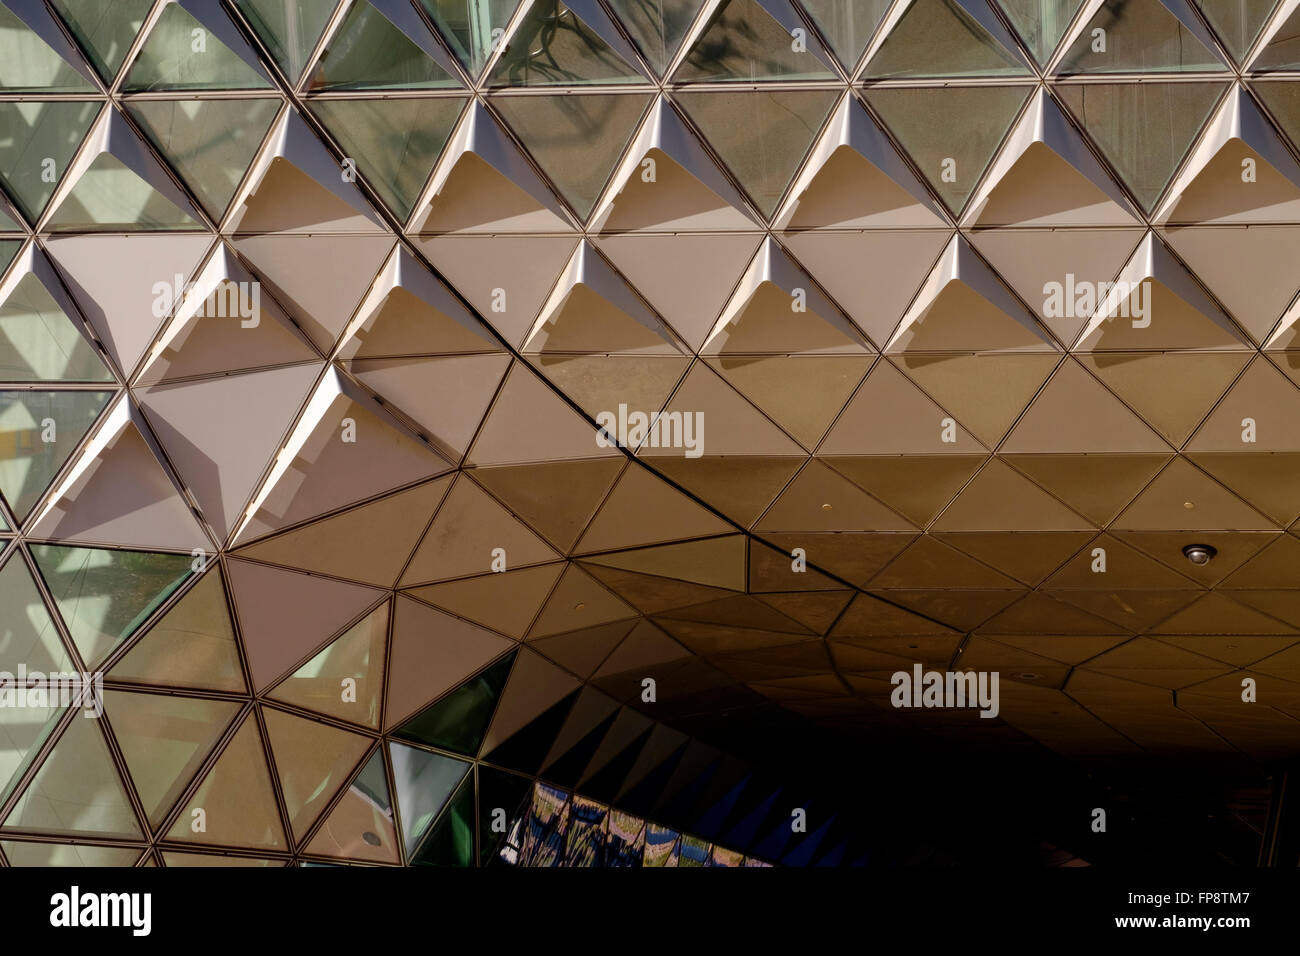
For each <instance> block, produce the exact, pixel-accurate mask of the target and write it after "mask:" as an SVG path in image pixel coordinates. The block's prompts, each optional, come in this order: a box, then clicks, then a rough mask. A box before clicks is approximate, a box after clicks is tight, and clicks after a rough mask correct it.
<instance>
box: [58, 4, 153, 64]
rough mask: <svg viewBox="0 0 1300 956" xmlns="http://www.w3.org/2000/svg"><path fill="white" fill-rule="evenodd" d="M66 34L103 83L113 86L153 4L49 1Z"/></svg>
mask: <svg viewBox="0 0 1300 956" xmlns="http://www.w3.org/2000/svg"><path fill="white" fill-rule="evenodd" d="M52 3H53V6H54V9H55V10H56V11H57V12H58V14H59V16H60V17H62V18H63V22H64V23H65V24H67V26H68V32H69V33H71V34H72V36H73V38H74V39H75V40H76V41H77V43H78V44H79V45H80V46H81V49H82V50H83V51H85V53H86V58H87V59H88V60H90V62H91V64H92V65H93V66H94V67H95V69H96V71H98V73H99V75H100V76H101V77H102V78H103V79H104V82H105V83H112V82H113V77H115V76H117V71H118V70H120V69H121V68H122V62H123V61H124V60H125V59H126V54H127V51H129V50H130V49H131V44H132V43H134V42H135V38H136V35H137V34H139V32H140V27H141V26H143V25H144V21H145V17H147V16H148V15H149V11H150V10H151V9H152V8H153V0H115V2H114V3H104V2H103V0H52Z"/></svg>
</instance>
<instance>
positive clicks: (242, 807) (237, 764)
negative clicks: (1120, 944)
mask: <svg viewBox="0 0 1300 956" xmlns="http://www.w3.org/2000/svg"><path fill="white" fill-rule="evenodd" d="M167 839H169V840H182V841H184V842H187V843H211V844H215V845H218V846H239V847H265V848H267V849H276V850H281V849H284V848H285V841H284V832H283V829H282V827H281V824H280V812H279V810H278V808H277V806H276V800H275V790H274V789H273V788H272V786H271V773H270V771H269V770H268V769H267V766H266V754H265V752H264V750H263V749H262V738H261V736H260V735H259V734H258V732H257V720H256V719H254V718H253V716H252V715H249V716H248V717H246V718H245V719H244V723H243V725H242V726H241V727H240V728H239V730H238V731H237V732H236V733H235V736H234V738H233V739H231V741H230V743H229V744H227V745H226V749H225V751H223V752H222V754H221V756H220V757H218V758H217V762H216V763H215V764H213V766H212V769H211V770H209V771H208V774H207V776H206V777H204V778H203V783H201V784H200V785H199V788H198V790H196V791H195V792H194V795H193V796H192V797H190V799H189V800H188V801H187V802H186V803H185V804H184V805H183V806H182V808H181V812H180V814H179V815H178V816H177V817H176V822H174V823H173V824H172V826H171V829H170V830H169V831H168V832H167Z"/></svg>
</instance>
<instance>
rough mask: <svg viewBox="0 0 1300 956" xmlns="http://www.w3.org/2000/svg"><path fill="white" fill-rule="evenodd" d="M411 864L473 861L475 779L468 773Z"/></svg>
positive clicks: (464, 863) (424, 864)
mask: <svg viewBox="0 0 1300 956" xmlns="http://www.w3.org/2000/svg"><path fill="white" fill-rule="evenodd" d="M411 865H412V866H473V865H474V781H473V779H472V777H466V778H465V781H464V782H463V783H462V784H461V785H460V789H459V790H457V791H456V795H455V796H454V797H452V798H451V801H450V802H449V803H448V804H447V809H446V810H444V811H443V812H442V816H441V817H440V818H439V819H438V822H437V823H436V824H435V825H434V828H433V832H431V833H430V834H429V838H428V839H427V840H425V841H424V845H423V846H421V847H420V849H419V852H417V853H416V854H415V856H414V857H413V858H412V859H411Z"/></svg>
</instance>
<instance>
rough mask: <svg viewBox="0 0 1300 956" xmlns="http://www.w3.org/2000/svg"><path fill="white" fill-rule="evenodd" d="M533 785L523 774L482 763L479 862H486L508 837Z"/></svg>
mask: <svg viewBox="0 0 1300 956" xmlns="http://www.w3.org/2000/svg"><path fill="white" fill-rule="evenodd" d="M532 789H533V781H532V779H531V778H529V777H520V776H517V775H515V774H513V773H507V772H506V771H504V770H497V769H496V768H494V767H486V766H483V765H482V764H480V765H479V768H478V840H479V862H480V864H485V863H486V862H487V859H488V857H490V856H491V855H492V854H493V852H494V851H495V850H496V848H497V846H499V845H500V843H501V841H502V840H504V839H506V838H507V832H506V830H507V828H508V827H509V826H510V824H511V822H512V821H513V820H514V819H515V818H516V817H517V816H518V815H519V810H520V808H521V807H522V805H523V802H524V801H525V800H526V799H527V798H528V796H529V794H530V793H531V792H532Z"/></svg>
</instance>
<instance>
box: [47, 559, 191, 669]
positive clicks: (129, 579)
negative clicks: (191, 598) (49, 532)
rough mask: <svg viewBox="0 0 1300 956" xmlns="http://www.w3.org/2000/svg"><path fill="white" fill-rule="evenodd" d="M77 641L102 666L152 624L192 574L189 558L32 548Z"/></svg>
mask: <svg viewBox="0 0 1300 956" xmlns="http://www.w3.org/2000/svg"><path fill="white" fill-rule="evenodd" d="M31 550H32V557H33V558H35V559H36V566H37V567H38V568H39V569H40V572H41V577H43V578H44V579H45V584H46V586H47V587H48V588H49V589H50V594H51V595H52V596H53V597H54V603H55V605H56V606H57V607H58V609H59V614H60V615H62V617H63V623H64V624H65V625H66V626H67V629H68V633H69V634H71V635H72V641H73V643H74V644H76V645H77V650H78V651H79V652H80V653H81V657H82V660H83V661H85V663H86V665H87V666H89V667H94V666H96V665H98V664H99V663H100V662H101V661H102V660H103V659H104V658H105V657H107V656H108V654H109V653H110V652H111V651H112V650H113V648H115V647H116V646H117V645H118V644H120V643H121V642H122V641H124V640H126V639H127V638H128V637H130V636H131V635H132V634H134V633H135V632H136V631H137V630H139V628H140V625H141V624H143V623H144V622H145V621H147V620H148V619H149V616H150V615H151V614H153V612H154V611H156V610H157V609H158V608H159V606H161V605H162V604H163V602H164V601H166V600H167V598H169V597H170V596H171V595H172V593H173V592H175V590H176V589H177V588H178V587H180V586H181V584H182V583H184V581H185V579H186V578H188V577H189V576H190V574H191V571H192V569H191V566H190V562H191V560H192V559H191V558H190V556H189V555H188V554H186V555H177V554H152V553H149V552H144V551H106V550H100V549H97V548H73V547H65V546H63V545H53V544H35V545H32V549H31Z"/></svg>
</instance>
